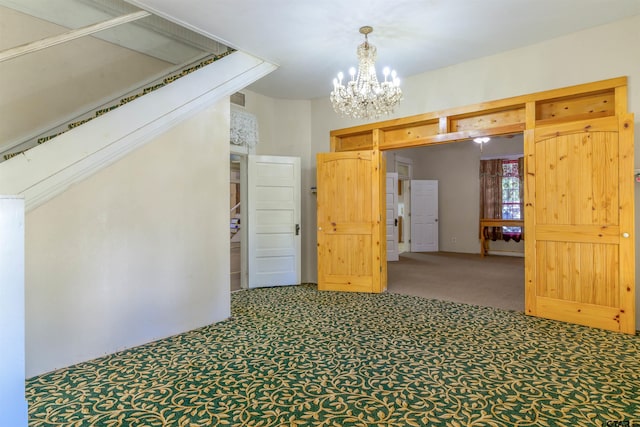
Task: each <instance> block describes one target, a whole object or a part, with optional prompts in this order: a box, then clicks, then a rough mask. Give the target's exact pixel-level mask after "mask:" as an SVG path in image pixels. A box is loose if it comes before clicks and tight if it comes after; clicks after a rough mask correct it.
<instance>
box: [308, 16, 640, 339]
mask: <svg viewBox="0 0 640 427" xmlns="http://www.w3.org/2000/svg"><path fill="white" fill-rule="evenodd" d="M638 28H640V16H635V17H633V18H629V19H625V20H621V21H618V22H614V23H611V24H608V25H603V26H600V27H596V28H592V29H589V30H585V31H581V32H577V33H573V34H570V35H568V36H564V37H559V38H556V39H553V40H549V41H546V42H543V43H539V44H535V45H531V46H528V47H524V48H521V49H515V50H512V51H508V52H504V53H501V54H497V55H493V56H489V57H485V58H480V59H477V60H473V61H469V62H465V63H461V64H458V65H454V66H451V67H447V68H443V69H439V70H435V71H432V72H428V73H424V74H420V75H416V76H412V77H408V78H405V79H404V80H403V84H402V90H403V92H404V101H403V102H402V103H401V105H400V107H399V108H398V109H397V111H396V113H395V114H394V115H393V116H391V117H389V118H393V117H404V116H410V115H414V114H420V113H425V112H429V111H436V110H439V109H445V108H453V107H459V106H464V105H469V104H474V103H478V102H482V101H491V100H495V99H502V98H507V97H511V96H517V95H523V94H528V93H532V92H539V91H544V90H549V89H555V88H560V87H565V86H570V85H575V84H581V83H588V82H592V81H597V80H603V79H608V78H613V77H619V76H628V77H629V105H628V108H629V111H631V112H635V113H636V118H635V126H636V134H635V140H636V154H635V155H636V157H635V159H636V161H635V164H636V168H640V125H639V120H640V55H637V54H635V52H637V50H638V46H640V31H638ZM378 49H379V52H378V54H379V56H380V58H382V57H383V56H384V47H383V46H382V47H381V46H378ZM398 72H399V73H400V74H402V70H398ZM311 114H312V117H313V121H312V124H311V144H312V146H311V156H312V158H311V161H312V165H313V164H315V153H317V152H325V151H329V139H328V135H329V132H330V131H331V130H332V129H340V128H345V127H349V126H353V125H356V124H360V123H359V122H356V121H353V120H344V119H340V118H338V117H337V116H336V114H335V113H334V112H333V109H332V108H331V105H330V103H329V99H328V97H327V98H322V99H316V100H313V101H312V104H311ZM630 179H631V177H630ZM639 189H640V185H636V230H637V232H636V236H637V235H639V234H638V233H639V232H640V209H639V208H638V201H639V200H640V191H639ZM311 221H315V219H314V218H308V222H311ZM311 238H312V239H314V244H313V245H309V248H315V236H312V237H311ZM637 242H638V239H637V238H636V247H637V246H638V245H637ZM306 256H308V257H313V259H314V262H316V261H315V253H314V251H310V252H309V253H307V254H306ZM636 265H637V266H640V249H638V248H637V249H636ZM637 277H638V275H636V288H637V289H639V290H640V285H638V283H637V282H638V280H637ZM636 295H637V300H638V303H637V306H638V307H639V308H640V292H637V293H636ZM636 324H637V327H638V328H639V329H640V310H638V314H637V323H636Z"/></svg>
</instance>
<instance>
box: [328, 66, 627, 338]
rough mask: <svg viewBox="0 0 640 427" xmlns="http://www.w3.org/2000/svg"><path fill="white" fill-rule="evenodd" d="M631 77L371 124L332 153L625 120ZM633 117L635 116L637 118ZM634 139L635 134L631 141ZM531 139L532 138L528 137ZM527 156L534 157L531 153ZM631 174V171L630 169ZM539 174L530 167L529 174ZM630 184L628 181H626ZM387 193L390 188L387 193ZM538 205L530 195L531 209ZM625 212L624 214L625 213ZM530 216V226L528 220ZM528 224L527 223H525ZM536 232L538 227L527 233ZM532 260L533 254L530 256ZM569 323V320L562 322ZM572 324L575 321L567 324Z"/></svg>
mask: <svg viewBox="0 0 640 427" xmlns="http://www.w3.org/2000/svg"><path fill="white" fill-rule="evenodd" d="M627 91H628V88H627V77H617V78H613V79H608V80H601V81H597V82H592V83H585V84H580V85H575V86H569V87H565V88H559V89H552V90H548V91H544V92H538V93H532V94H527V95H521V96H516V97H512V98H506V99H502V100H497V101H489V102H483V103H479V104H474V105H470V106H465V107H458V108H451V109H448V110H440V111H436V112H431V113H425V114H419V115H415V116H410V117H404V118H399V119H392V120H387V121H383V122H377V123H370V124H366V125H360V126H356V127H352V128H345V129H338V130H333V131H331V132H330V141H331V151H332V152H341V151H356V150H372V151H373V152H374V153H381V152H384V151H387V150H393V149H398V148H412V147H422V146H429V145H435V144H445V143H452V142H457V141H463V140H467V139H473V138H475V137H480V136H503V135H511V134H516V133H522V132H525V133H527V132H530V131H532V130H534V129H536V127H538V126H549V125H554V126H557V127H558V128H562V126H563V125H566V124H568V123H574V122H577V121H583V120H586V119H592V118H602V117H622V116H624V115H627V114H628V110H627V103H628V100H627ZM631 117H632V115H631ZM631 139H633V135H632V136H631ZM525 140H526V138H525ZM631 142H632V143H631V146H630V147H625V149H627V150H628V152H627V153H626V154H625V155H626V156H627V161H625V162H624V164H622V165H621V168H623V169H624V172H623V174H622V176H624V175H628V176H629V182H626V180H621V182H620V187H619V188H620V191H621V192H624V194H623V195H622V197H623V198H624V202H621V210H624V212H623V213H622V214H621V219H620V221H621V222H622V223H624V224H625V225H626V227H625V230H624V234H625V236H624V237H625V238H629V239H630V240H631V241H632V242H634V244H633V245H628V246H629V247H628V250H627V251H626V252H625V253H623V254H621V256H623V257H624V260H625V264H626V265H625V267H624V268H626V269H628V270H627V272H626V274H625V275H624V276H625V277H633V278H635V229H634V223H635V215H634V194H633V193H634V188H633V184H632V179H633V174H634V170H633V150H634V147H633V141H631ZM525 156H534V155H532V154H531V153H530V152H528V151H527V149H526V146H525ZM532 160H534V159H531V158H529V159H525V161H526V164H527V165H529V164H535V162H532ZM627 169H628V170H627ZM537 172H538V171H536V170H535V169H534V170H531V168H530V167H529V168H527V171H526V173H527V174H530V173H533V174H535V173H537ZM623 181H624V182H623ZM380 191H382V193H383V194H384V191H385V190H384V189H381V190H380ZM528 203H532V200H530V196H529V195H528V192H527V191H526V190H525V210H526V207H527V204H528ZM622 208H624V209H622ZM526 220H527V219H526V215H525V221H526ZM525 224H526V223H525ZM531 232H535V224H532V227H530V229H529V230H526V225H525V233H531ZM526 254H527V255H531V251H526ZM527 255H525V306H530V304H527V301H528V300H529V299H530V298H531V288H532V287H534V286H535V274H533V271H534V269H535V266H534V265H532V264H535V262H536V259H535V256H534V257H533V258H532V257H530V256H527ZM623 287H624V288H625V289H626V290H627V292H626V294H625V301H626V303H625V304H624V306H623V307H624V309H622V308H623V307H621V309H620V311H619V316H620V321H619V322H618V324H619V329H618V330H619V331H620V332H625V333H630V334H633V333H635V323H636V314H635V299H636V296H635V282H631V281H627V282H625V283H624V284H623ZM526 314H529V315H533V316H537V315H539V314H538V313H536V312H535V310H527V312H526ZM559 320H565V319H559ZM567 321H569V320H567Z"/></svg>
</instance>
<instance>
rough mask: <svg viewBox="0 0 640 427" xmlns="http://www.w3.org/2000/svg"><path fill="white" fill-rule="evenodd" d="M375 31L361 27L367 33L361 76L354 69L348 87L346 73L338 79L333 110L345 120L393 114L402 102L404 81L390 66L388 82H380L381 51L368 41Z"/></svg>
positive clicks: (360, 59) (362, 47)
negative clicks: (378, 72) (379, 58)
mask: <svg viewBox="0 0 640 427" xmlns="http://www.w3.org/2000/svg"><path fill="white" fill-rule="evenodd" d="M372 31H373V28H372V27H369V26H365V27H361V28H360V33H361V34H364V43H362V44H361V45H358V50H357V54H358V73H357V74H356V69H355V68H353V67H351V69H350V70H349V74H350V75H351V80H350V81H349V82H347V84H346V86H345V85H343V84H342V79H343V78H344V75H343V74H342V72H340V73H338V78H336V79H333V91H332V92H331V96H330V99H331V103H332V104H333V109H334V110H335V111H336V113H338V114H340V115H341V116H342V117H351V118H354V119H370V118H377V117H380V116H382V115H386V114H389V113H392V112H393V109H394V108H395V106H396V105H398V103H399V102H400V100H401V99H402V90H401V89H400V79H399V78H398V77H397V75H396V71H395V70H393V71H389V67H385V68H384V70H383V72H382V73H383V75H384V82H382V83H380V82H378V77H377V76H376V67H375V62H376V57H377V49H376V47H375V46H374V45H372V44H370V43H369V39H368V34H370V33H371V32H372Z"/></svg>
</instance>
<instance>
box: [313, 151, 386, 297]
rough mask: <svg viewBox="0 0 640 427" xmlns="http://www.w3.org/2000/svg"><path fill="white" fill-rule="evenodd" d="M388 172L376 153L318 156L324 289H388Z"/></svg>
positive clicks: (320, 259)
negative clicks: (386, 182) (385, 195)
mask: <svg viewBox="0 0 640 427" xmlns="http://www.w3.org/2000/svg"><path fill="white" fill-rule="evenodd" d="M384 169H385V168H384V160H383V159H382V157H381V155H380V153H379V152H378V151H375V150H374V151H349V152H341V153H320V154H318V155H317V188H318V190H317V191H318V205H317V215H318V289H320V290H332V291H352V292H370V293H378V292H383V291H385V290H386V286H387V281H386V228H385V210H384V200H385V199H384V194H385V189H384V186H385V178H386V176H385V170H384Z"/></svg>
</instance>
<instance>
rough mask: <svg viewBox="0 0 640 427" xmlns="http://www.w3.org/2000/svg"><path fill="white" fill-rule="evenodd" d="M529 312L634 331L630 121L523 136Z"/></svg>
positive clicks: (602, 121) (624, 117)
mask: <svg viewBox="0 0 640 427" xmlns="http://www.w3.org/2000/svg"><path fill="white" fill-rule="evenodd" d="M525 155H526V158H527V165H526V194H527V196H526V207H525V233H526V237H525V244H526V254H525V256H526V272H525V275H526V301H525V305H526V311H527V314H531V315H535V316H540V317H545V318H550V319H556V320H561V321H566V322H572V323H578V324H582V325H587V326H592V327H597V328H603V329H609V330H614V331H620V332H625V333H634V330H635V307H634V306H635V271H634V270H635V267H634V260H635V255H634V240H635V232H634V206H633V191H634V189H633V116H632V115H622V116H613V117H606V118H600V119H592V120H588V121H581V122H572V123H566V124H562V125H557V124H556V125H549V126H537V127H536V129H534V130H529V131H527V132H526V134H525Z"/></svg>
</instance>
